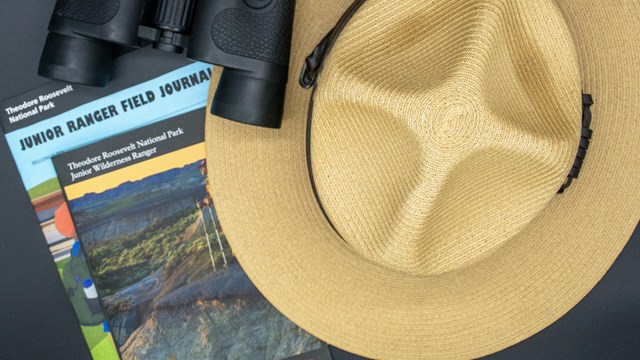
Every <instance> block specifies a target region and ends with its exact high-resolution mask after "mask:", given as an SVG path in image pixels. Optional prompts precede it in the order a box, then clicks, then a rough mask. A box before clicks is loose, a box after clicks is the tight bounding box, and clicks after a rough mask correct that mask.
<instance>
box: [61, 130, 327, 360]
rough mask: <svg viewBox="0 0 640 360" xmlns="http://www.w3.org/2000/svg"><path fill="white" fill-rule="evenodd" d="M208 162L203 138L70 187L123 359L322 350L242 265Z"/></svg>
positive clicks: (74, 216) (276, 356)
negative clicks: (221, 215)
mask: <svg viewBox="0 0 640 360" xmlns="http://www.w3.org/2000/svg"><path fill="white" fill-rule="evenodd" d="M97 146H98V147H100V144H99V143H98V144H97ZM77 151H82V149H80V150H77ZM203 159H204V144H203V143H198V144H195V145H191V146H187V147H184V148H181V149H179V150H176V151H173V152H170V153H168V154H162V155H159V156H157V157H153V155H151V156H150V158H149V160H145V161H142V162H138V163H135V164H132V165H129V166H125V167H119V168H117V169H116V170H113V171H104V172H102V174H101V175H99V176H95V177H91V178H89V179H86V180H82V181H78V182H73V183H72V184H67V185H66V186H65V184H64V183H63V189H64V192H65V197H66V199H67V201H68V207H69V212H70V214H71V217H72V219H73V223H74V225H75V231H76V233H77V237H78V238H79V239H80V242H81V244H82V248H83V250H84V253H85V255H86V258H87V260H88V263H89V267H90V271H91V273H92V278H93V280H94V281H95V287H96V289H97V292H98V294H99V296H100V301H101V304H102V307H103V309H104V312H105V314H106V317H107V321H108V323H109V325H110V328H111V331H112V333H113V337H114V339H115V342H116V344H117V346H118V349H119V351H120V353H121V356H122V358H123V359H141V358H150V359H151V358H152V359H201V358H216V359H218V358H224V359H257V358H260V359H283V358H287V357H291V356H295V355H299V354H303V353H306V352H309V351H313V350H316V349H318V348H320V347H321V346H322V344H321V343H320V341H319V340H317V339H316V338H314V337H312V336H311V335H309V334H307V333H306V332H304V331H303V330H301V329H300V328H298V327H297V326H295V325H294V324H293V323H291V322H290V321H289V320H287V319H286V318H285V317H284V316H283V315H281V314H280V313H279V312H278V311H277V310H276V309H275V308H273V306H272V305H271V304H270V303H269V302H268V301H267V300H266V299H264V297H262V295H260V293H259V292H258V290H257V289H256V288H255V286H254V285H253V284H252V283H251V281H250V280H249V278H248V277H247V275H246V274H245V273H244V271H243V270H242V268H241V267H240V265H239V264H238V263H237V261H236V259H235V257H234V255H233V252H232V250H231V248H230V247H229V245H228V243H227V240H226V238H225V235H224V232H223V231H222V229H221V228H220V224H219V222H218V218H217V214H216V212H215V209H214V207H213V202H212V199H211V197H210V195H209V191H208V185H207V176H206V175H207V171H208V169H207V165H206V162H205V161H204V160H203ZM56 161H58V160H57V159H54V162H56ZM99 165H101V164H94V165H93V166H99Z"/></svg>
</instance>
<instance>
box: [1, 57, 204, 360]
mask: <svg viewBox="0 0 640 360" xmlns="http://www.w3.org/2000/svg"><path fill="white" fill-rule="evenodd" d="M211 70H212V69H211V66H210V65H208V64H204V63H194V62H191V61H189V60H187V59H186V58H184V57H183V56H179V55H175V54H169V53H166V52H162V51H157V50H153V49H151V48H142V49H138V50H135V51H132V52H130V53H127V54H125V55H122V56H120V57H118V58H116V59H115V61H114V68H113V80H112V82H111V83H110V84H109V87H107V88H94V87H87V86H81V85H76V84H68V83H63V82H56V81H53V82H50V83H48V84H46V85H44V86H42V87H40V88H38V89H36V90H33V91H29V92H27V93H25V94H22V95H20V96H17V97H15V98H13V99H9V100H6V101H4V102H2V104H0V109H1V110H0V124H1V125H2V129H3V130H4V133H5V135H6V138H7V141H8V143H9V147H10V150H11V153H12V155H13V158H14V160H15V162H16V165H17V167H18V170H19V172H20V175H21V178H22V181H23V183H24V186H25V189H26V191H27V192H28V193H29V197H30V199H31V202H32V204H33V208H34V211H35V212H36V214H37V216H38V219H39V221H40V227H41V229H42V233H43V234H44V238H45V239H46V242H47V245H48V247H49V249H50V250H51V255H52V256H53V258H54V260H55V263H56V265H57V267H58V271H59V274H60V278H61V285H62V286H64V287H65V289H66V292H67V294H68V296H69V299H70V301H71V303H72V305H73V308H74V310H75V313H76V315H77V319H78V321H79V324H80V326H81V327H82V331H83V333H84V336H85V339H86V341H87V345H88V346H89V348H90V350H91V353H92V355H93V357H94V358H95V359H118V351H117V348H116V346H115V343H114V340H113V337H112V336H111V332H110V329H109V324H108V322H107V321H106V318H105V314H104V312H103V311H102V308H101V306H100V302H99V300H98V298H97V291H96V288H95V284H94V282H93V279H92V277H91V276H90V273H89V269H88V267H87V264H86V261H85V256H84V255H83V253H82V249H81V246H80V244H79V243H78V242H77V239H76V235H75V234H74V232H73V228H72V226H70V225H71V221H70V219H68V216H65V215H66V214H67V213H66V212H65V210H66V207H65V202H64V198H63V194H62V191H61V188H60V185H59V182H58V179H57V176H56V172H55V170H54V167H53V163H52V161H51V158H52V157H53V156H55V155H58V154H61V153H63V152H65V151H68V150H71V149H75V148H79V147H82V146H84V145H87V144H91V143H94V142H96V141H98V140H101V139H104V138H107V137H109V136H113V135H116V134H121V133H126V132H128V131H131V130H133V129H137V128H140V127H142V126H145V125H148V124H153V123H157V122H162V121H164V120H166V119H170V118H172V117H175V116H179V115H181V114H185V113H189V112H191V111H193V110H196V109H199V111H201V113H202V114H204V111H205V110H204V107H205V105H206V100H207V94H208V90H209V84H210V81H209V80H210V74H211ZM141 156H145V155H143V154H141Z"/></svg>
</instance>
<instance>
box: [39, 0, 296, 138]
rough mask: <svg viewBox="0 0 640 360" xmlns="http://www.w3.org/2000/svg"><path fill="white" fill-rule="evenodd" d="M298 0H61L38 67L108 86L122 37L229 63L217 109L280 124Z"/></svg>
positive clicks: (123, 42) (51, 75) (50, 74)
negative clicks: (116, 49)
mask: <svg viewBox="0 0 640 360" xmlns="http://www.w3.org/2000/svg"><path fill="white" fill-rule="evenodd" d="M294 11H295V0H199V1H196V0H128V1H123V0H83V1H77V0H58V2H57V3H56V7H55V10H54V13H53V16H52V18H51V22H50V24H49V34H48V36H47V40H46V43H45V47H44V50H43V53H42V57H41V59H40V66H39V68H38V74H39V75H41V76H44V77H47V78H51V79H56V80H62V81H67V82H72V83H79V84H83V85H89V86H100V87H104V86H107V85H108V83H109V81H110V78H111V67H112V48H113V45H114V44H117V45H126V46H139V45H141V44H143V43H144V42H151V43H152V44H153V47H154V48H156V49H160V50H164V51H169V52H174V53H183V52H184V50H185V49H187V52H186V55H187V57H189V58H190V59H193V60H198V61H203V62H207V63H210V64H214V65H218V66H222V67H224V70H223V72H222V77H221V79H220V82H219V84H218V88H217V90H216V94H215V96H214V99H213V103H212V106H211V113H212V114H214V115H217V116H220V117H223V118H226V119H230V120H234V121H239V122H242V123H246V124H250V125H256V126H262V127H269V128H279V127H280V125H281V123H282V115H283V111H284V97H285V90H286V84H287V80H288V72H289V56H290V51H291V32H292V28H293V14H294Z"/></svg>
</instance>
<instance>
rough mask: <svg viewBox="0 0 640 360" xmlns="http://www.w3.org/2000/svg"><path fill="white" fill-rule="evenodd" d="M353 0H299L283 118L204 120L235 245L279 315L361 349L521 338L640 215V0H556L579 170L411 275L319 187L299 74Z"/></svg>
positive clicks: (445, 351) (597, 270) (471, 354)
mask: <svg viewBox="0 0 640 360" xmlns="http://www.w3.org/2000/svg"><path fill="white" fill-rule="evenodd" d="M350 4H351V1H349V0H324V1H299V2H298V4H297V9H296V19H295V25H294V36H293V50H292V59H291V72H290V79H291V81H290V84H289V87H288V90H287V98H286V109H285V116H284V119H283V127H282V129H280V130H277V131H274V130H265V129H261V128H256V127H251V126H246V125H242V124H238V123H235V122H232V121H227V120H224V119H220V118H216V117H213V116H209V117H208V119H207V130H206V139H207V151H208V153H207V161H208V164H210V169H211V170H210V172H209V178H210V183H211V188H212V191H213V197H214V199H215V202H216V208H217V210H218V213H219V216H220V221H221V224H222V226H223V228H224V229H225V233H226V234H227V237H228V239H229V242H230V244H231V246H232V248H233V250H234V254H235V255H236V256H237V258H238V260H239V261H240V263H241V265H242V267H243V268H244V270H245V271H246V273H247V274H248V275H249V277H250V278H251V280H252V281H253V282H254V283H255V285H256V286H257V287H258V289H260V291H261V292H262V293H263V294H264V296H265V297H266V298H267V299H268V300H269V301H270V302H272V303H273V305H274V306H275V307H276V308H277V309H278V310H280V311H281V312H282V313H283V314H284V315H286V316H287V317H289V318H290V319H291V320H292V321H294V322H295V323H296V324H298V325H299V326H301V327H302V328H303V329H305V330H307V331H309V332H310V333H311V334H313V335H315V336H317V337H318V338H320V339H322V340H324V341H327V342H329V343H331V344H333V345H336V346H338V347H340V348H344V349H346V350H349V351H351V352H354V353H357V354H360V355H363V356H367V357H371V358H385V359H387V358H420V359H424V358H438V359H444V358H475V357H479V356H483V355H487V354H491V353H494V352H496V351H499V350H502V349H504V348H506V347H508V346H511V345H513V344H515V343H517V342H519V341H521V340H524V339H526V338H527V337H529V336H531V335H533V334H535V333H536V332H538V331H540V330H542V329H543V328H545V327H546V326H548V325H550V324H551V323H552V322H554V321H555V320H557V319H559V318H560V317H561V316H562V315H564V314H565V313H566V312H568V311H569V310H570V309H571V308H572V307H573V306H575V305H576V304H577V303H578V302H579V301H580V300H581V299H582V298H583V297H584V296H585V295H586V294H587V293H588V292H589V291H590V290H591V289H592V288H593V287H594V286H595V284H596V283H597V282H598V281H599V280H600V279H601V278H602V276H604V274H605V273H606V271H607V270H608V269H609V267H610V266H611V265H612V263H613V262H614V260H615V259H616V257H617V256H618V254H619V253H620V251H621V250H622V249H623V247H624V245H625V244H626V243H627V241H628V239H629V237H630V235H631V233H632V231H633V229H634V228H635V226H636V225H637V223H638V219H640V196H639V195H640V166H638V165H639V164H640V143H639V142H638V141H637V139H639V138H640V125H639V123H638V113H640V102H638V99H639V98H640V78H639V77H638V76H637V75H636V74H635V72H636V71H637V69H639V68H640V53H639V52H638V51H637V49H638V48H640V23H638V21H637V16H638V14H640V4H638V3H637V2H634V1H630V0H629V1H622V2H616V3H611V2H606V1H604V0H589V1H588V2H587V3H585V1H577V0H570V1H562V2H560V3H559V7H560V8H561V11H562V13H563V14H564V16H565V18H566V20H567V23H568V25H569V28H570V29H571V32H572V34H573V36H574V39H575V44H576V47H577V50H578V55H579V62H580V66H581V73H582V80H583V87H584V91H585V92H588V93H590V94H592V95H593V97H594V99H595V100H596V105H595V106H594V107H593V109H592V110H593V119H594V120H593V123H592V128H593V130H594V138H593V140H592V144H591V148H590V150H589V157H588V161H586V163H585V166H584V168H583V170H582V173H581V174H580V175H581V176H580V179H579V180H578V181H576V182H574V184H573V185H572V187H571V189H570V190H569V191H568V192H567V193H565V194H563V195H560V196H557V197H556V198H555V199H554V200H553V201H552V202H551V203H550V204H549V206H548V207H547V208H546V209H545V210H544V211H543V213H542V214H541V215H540V216H538V217H537V218H536V219H535V220H534V221H533V222H532V223H530V224H529V226H527V227H526V228H525V229H524V230H523V231H522V232H521V233H520V234H519V235H518V236H517V237H515V238H514V239H512V240H510V241H509V243H508V245H507V246H504V247H502V248H500V249H499V250H498V251H496V252H495V253H493V254H492V255H491V256H488V257H487V258H485V259H483V260H482V261H480V262H478V263H476V264H473V265H472V266H469V267H466V268H463V269H460V270H456V271H452V272H448V273H445V274H442V275H437V276H407V275H406V274H404V273H401V272H396V271H392V270H389V269H386V268H383V267H381V266H379V265H376V264H374V263H372V262H370V261H368V260H366V259H364V258H362V257H361V256H359V255H358V254H357V253H356V252H355V251H353V250H352V249H350V248H349V247H348V246H347V245H346V244H345V242H344V241H342V239H341V238H340V236H339V235H338V234H337V233H336V232H335V231H334V229H333V228H332V226H331V224H329V223H328V221H327V220H326V218H325V216H324V215H323V213H322V210H321V208H320V207H319V205H318V204H317V201H316V198H315V196H314V193H313V189H312V186H311V183H310V179H309V174H308V169H307V159H306V150H305V136H306V121H307V112H308V104H309V99H310V91H309V90H305V89H302V88H300V87H299V86H297V84H296V83H295V81H294V80H295V79H297V75H298V74H299V72H300V70H301V67H302V64H303V63H304V57H305V56H306V55H307V54H309V53H310V52H311V50H312V49H313V47H314V46H315V44H317V43H318V42H319V41H320V40H321V39H322V37H323V36H324V35H325V34H326V33H327V32H328V31H329V30H330V29H331V28H332V27H333V25H334V24H335V23H336V21H337V20H338V19H339V18H340V16H341V15H342V13H343V12H344V11H345V10H346V9H347V7H348V6H349V5H350ZM219 74H220V71H219V69H218V70H216V71H215V74H214V79H213V81H212V92H211V93H212V94H213V90H215V88H216V86H217V79H218V77H219Z"/></svg>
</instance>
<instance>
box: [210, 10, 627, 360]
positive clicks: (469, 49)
mask: <svg viewBox="0 0 640 360" xmlns="http://www.w3.org/2000/svg"><path fill="white" fill-rule="evenodd" d="M345 14H346V15H345ZM343 15H344V16H343ZM639 16H640V3H639V2H637V1H635V0H620V1H605V0H580V1H578V0H557V1H555V0H535V1H525V0H502V1H500V0H494V1H491V0H484V1H481V0H428V1H425V0H406V1H392V0H357V1H356V2H355V3H354V2H353V0H322V1H309V0H300V1H298V2H297V7H296V18H295V25H294V33H293V48H292V57H291V72H290V82H289V86H288V90H287V91H288V93H287V98H286V110H285V116H284V120H283V127H282V129H280V130H270V129H263V128H257V127H252V126H247V125H243V124H239V123H235V122H232V121H227V120H224V119H221V118H215V117H210V118H209V119H208V121H207V142H208V145H207V149H208V159H207V161H208V163H209V164H210V166H211V169H212V171H210V173H209V176H210V182H211V187H212V190H213V195H214V199H215V201H216V206H217V209H218V211H219V214H220V220H221V222H222V225H223V227H224V228H225V231H226V234H227V236H228V239H229V241H230V243H231V246H232V247H233V250H234V253H235V254H236V255H237V257H238V259H239V261H240V263H241V264H242V266H243V268H244V269H245V271H246V272H247V273H248V275H249V276H250V278H251V279H252V280H253V282H254V283H255V284H256V286H257V287H258V288H259V289H260V290H261V291H262V292H263V293H264V295H265V296H266V297H267V299H269V300H270V301H271V302H272V303H273V304H274V305H275V306H276V307H277V308H278V309H279V310H280V311H281V312H282V313H284V314H285V315H286V316H287V317H289V318H290V319H291V320H292V321H294V322H295V323H297V324H298V325H300V326H301V327H302V328H304V329H305V330H307V331H309V332H310V333H311V334H313V335H315V336H317V337H319V338H320V339H322V340H324V341H326V342H328V343H330V344H333V345H335V346H337V347H340V348H343V349H345V350H348V351H350V352H353V353H356V354H359V355H363V356H366V357H370V358H382V359H391V358H408V359H427V358H434V359H446V358H476V357H480V356H483V355H487V354H491V353H494V352H496V351H499V350H501V349H504V348H506V347H508V346H511V345H513V344H515V343H517V342H519V341H521V340H524V339H526V338H527V337H529V336H531V335H533V334H535V333H536V332H538V331H540V330H542V329H543V328H545V327H546V326H548V325H550V324H551V323H552V322H554V321H555V320H557V319H558V318H560V317H561V316H562V315H563V314H565V313H566V312H567V311H569V310H570V309H571V308H572V307H573V306H574V305H576V304H577V303H578V302H579V301H580V300H581V299H582V298H583V297H584V296H585V295H586V294H587V293H588V292H589V291H590V290H591V289H592V288H593V287H594V285H595V284H596V283H597V282H598V281H599V280H600V279H601V278H602V276H603V275H604V274H605V272H606V271H607V270H608V269H609V267H610V266H611V264H612V263H613V261H614V260H615V259H616V257H617V256H618V254H619V253H620V251H621V250H622V248H623V247H624V246H625V244H626V242H627V240H628V239H629V237H630V235H631V233H632V231H633V229H634V227H635V226H636V225H637V223H638V220H639V219H640V141H638V139H640V119H639V115H638V114H640V101H638V99H640V77H639V76H638V69H640V51H639V49H640V21H639ZM341 18H342V20H341ZM336 24H338V26H337V27H336ZM334 27H336V28H335V30H334V31H333V32H331V33H330V31H331V30H332V29H333V28H334ZM329 33H330V35H329V36H327V37H325V36H326V35H327V34H329ZM323 39H324V41H323ZM318 45H320V46H318ZM314 49H315V50H314ZM310 54H311V56H310V57H309V58H308V59H307V57H308V56H309V55H310ZM303 68H305V72H304V73H302V83H303V84H305V85H308V86H312V87H313V89H306V88H304V87H303V86H300V85H298V84H297V81H296V80H297V79H298V77H300V74H301V71H302V70H303ZM216 75H217V76H219V70H217V71H216ZM216 85H217V83H216V80H215V78H214V81H213V85H212V88H213V89H215V87H216ZM578 175H579V176H578ZM569 185H570V186H569ZM559 190H563V191H559Z"/></svg>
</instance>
